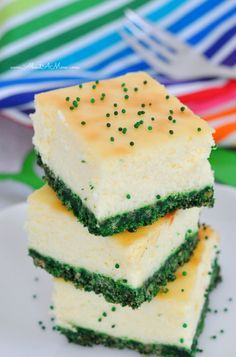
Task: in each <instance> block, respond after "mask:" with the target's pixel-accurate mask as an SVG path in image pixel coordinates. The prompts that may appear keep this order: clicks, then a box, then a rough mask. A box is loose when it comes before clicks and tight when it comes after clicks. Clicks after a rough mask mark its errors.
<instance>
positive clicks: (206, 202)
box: [37, 154, 214, 237]
mask: <svg viewBox="0 0 236 357" xmlns="http://www.w3.org/2000/svg"><path fill="white" fill-rule="evenodd" d="M37 155H38V164H39V166H41V167H42V168H43V169H44V172H45V177H44V178H45V180H46V181H47V183H48V184H49V185H50V186H51V187H52V188H53V190H54V191H55V192H56V193H57V195H58V197H59V199H60V200H61V202H62V203H63V204H64V205H65V206H66V207H67V208H68V209H69V210H72V211H73V213H74V215H75V216H76V217H77V218H78V220H79V221H80V222H81V223H82V224H83V225H84V226H87V227H88V230H89V232H90V233H92V234H94V235H100V236H104V237H106V236H111V235H113V234H115V233H119V232H123V231H125V230H129V231H135V230H137V228H138V227H142V226H146V225H149V224H152V223H154V222H155V221H156V220H157V219H158V218H160V217H163V216H165V215H166V214H167V213H169V212H172V211H175V210H176V209H180V208H183V209H184V208H191V207H201V206H208V207H212V206H213V204H214V190H213V187H210V186H208V187H205V188H203V189H202V190H199V191H191V192H185V193H176V194H173V195H170V196H168V197H166V198H163V199H159V200H157V201H156V202H155V203H154V204H151V205H147V206H144V207H141V208H139V209H135V210H134V211H131V212H126V213H122V214H119V215H116V216H114V217H110V218H107V219H105V220H103V221H98V220H97V218H96V217H95V215H94V214H93V213H92V212H91V211H90V210H89V209H88V208H87V207H86V206H85V205H84V204H83V202H82V200H81V198H80V197H79V196H78V195H76V194H75V193H73V192H72V190H71V189H70V188H69V187H67V186H66V184H65V183H64V182H63V181H62V179H61V178H59V177H56V176H55V175H54V173H53V172H52V170H51V169H50V168H49V167H48V166H47V165H45V164H44V163H43V162H42V160H41V157H40V155H39V154H37Z"/></svg>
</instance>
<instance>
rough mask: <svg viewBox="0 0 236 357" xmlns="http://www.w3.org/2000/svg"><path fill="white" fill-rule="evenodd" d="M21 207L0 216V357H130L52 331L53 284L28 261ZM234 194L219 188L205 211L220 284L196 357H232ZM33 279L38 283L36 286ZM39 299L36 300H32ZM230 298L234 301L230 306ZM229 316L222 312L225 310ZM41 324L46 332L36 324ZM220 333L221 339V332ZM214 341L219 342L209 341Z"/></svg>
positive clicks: (235, 320) (235, 330) (235, 341)
mask: <svg viewBox="0 0 236 357" xmlns="http://www.w3.org/2000/svg"><path fill="white" fill-rule="evenodd" d="M25 208H26V205H25V204H21V205H17V206H15V207H12V208H9V209H7V210H5V211H2V212H1V214H0V232H1V235H0V237H1V238H0V240H1V245H0V246H1V248H0V271H1V288H0V356H1V357H2V356H3V357H75V356H76V357H84V356H85V355H86V356H87V357H95V356H96V357H101V356H103V357H122V356H123V357H129V356H130V357H131V356H138V354H137V353H135V352H132V351H128V350H125V351H119V350H110V349H107V348H103V347H95V348H93V349H91V348H83V347H80V346H76V345H72V344H68V343H67V341H66V339H65V338H64V337H63V336H61V335H59V334H58V333H56V332H53V331H52V325H53V322H52V321H51V320H50V315H49V311H50V309H49V306H50V305H51V299H50V295H51V278H50V276H49V275H48V274H47V273H45V272H44V271H42V270H41V269H39V268H38V269H36V268H35V267H34V266H33V264H32V261H31V258H29V257H28V256H27V237H26V234H25V232H24V230H23V226H24V221H25ZM235 216H236V190H234V189H231V188H228V187H223V186H217V189H216V205H215V207H214V208H213V209H211V210H205V211H204V214H203V217H202V222H203V221H204V222H207V223H210V224H212V225H213V226H214V228H216V229H217V230H218V232H219V233H220V235H221V247H222V249H221V250H222V254H221V264H222V275H223V279H224V280H223V283H221V284H220V285H219V286H218V288H217V290H216V291H214V292H213V293H212V295H211V303H210V306H211V308H213V309H217V311H218V312H217V313H209V314H208V316H207V321H206V326H205V330H204V333H203V335H202V336H201V338H200V343H199V347H200V348H203V350H204V352H203V353H199V354H198V356H199V357H200V356H201V357H222V356H224V357H235V356H236V352H235V351H236V327H235V326H236V282H235V275H236V219H235V218H236V217H235ZM35 277H38V278H39V280H38V281H35V280H34V279H35ZM34 294H37V298H36V299H34V298H33V295H34ZM230 297H232V298H233V301H232V302H229V298H230ZM225 307H227V308H228V312H224V311H223V310H224V308H225ZM39 320H42V321H43V323H44V325H45V326H46V330H44V331H43V330H42V329H41V328H40V326H39V325H38V321H39ZM221 329H224V333H223V334H221V333H220V330H221ZM213 335H216V336H217V339H216V340H213V339H211V338H210V337H211V336H213Z"/></svg>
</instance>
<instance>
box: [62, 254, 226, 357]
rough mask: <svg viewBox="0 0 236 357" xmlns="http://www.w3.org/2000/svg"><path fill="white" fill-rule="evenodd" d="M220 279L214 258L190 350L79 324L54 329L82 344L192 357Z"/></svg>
mask: <svg viewBox="0 0 236 357" xmlns="http://www.w3.org/2000/svg"><path fill="white" fill-rule="evenodd" d="M220 281H221V277H220V267H219V264H218V261H217V260H215V262H214V265H213V267H212V272H211V282H210V285H209V287H208V289H207V291H206V294H205V304H204V306H203V309H202V313H201V317H200V320H199V323H198V327H197V330H196V334H195V337H194V340H193V344H192V348H191V350H187V349H185V348H179V347H175V346H169V345H158V344H143V343H141V342H138V341H134V340H130V339H129V338H118V337H113V336H110V335H108V334H105V333H101V332H97V331H93V330H90V329H86V328H82V327H79V326H74V328H75V331H72V330H69V329H66V328H63V327H60V326H56V329H57V330H58V331H60V332H61V333H62V334H63V335H65V336H66V337H67V338H68V340H69V342H73V343H77V344H79V345H82V346H90V347H91V346H93V345H104V346H106V347H113V348H118V349H124V348H129V349H131V350H135V351H137V352H140V353H142V354H148V355H158V356H159V355H161V356H163V357H194V356H195V354H196V352H197V343H198V338H199V336H200V334H201V332H202V331H203V328H204V321H205V317H206V313H207V309H208V303H209V293H210V292H211V291H212V290H213V289H214V288H215V287H216V285H217V284H218V282H220Z"/></svg>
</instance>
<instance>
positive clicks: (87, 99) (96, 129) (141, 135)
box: [36, 72, 212, 158]
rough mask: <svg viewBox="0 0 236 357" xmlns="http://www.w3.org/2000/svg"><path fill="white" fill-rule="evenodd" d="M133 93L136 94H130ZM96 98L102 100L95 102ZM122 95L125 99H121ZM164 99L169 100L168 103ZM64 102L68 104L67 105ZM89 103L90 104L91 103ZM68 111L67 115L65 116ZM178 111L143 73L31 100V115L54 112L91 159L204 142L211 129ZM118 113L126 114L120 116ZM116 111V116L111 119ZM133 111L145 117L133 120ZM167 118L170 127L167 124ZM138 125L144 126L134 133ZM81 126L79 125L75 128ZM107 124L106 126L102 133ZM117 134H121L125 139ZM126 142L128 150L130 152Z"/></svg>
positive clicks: (135, 115) (173, 101)
mask: <svg viewBox="0 0 236 357" xmlns="http://www.w3.org/2000/svg"><path fill="white" fill-rule="evenodd" d="M123 83H125V85H124V86H123V87H122V84H123ZM93 86H96V88H95V87H94V88H95V89H94V88H93ZM135 88H137V89H138V90H137V91H135ZM124 90H125V91H124ZM126 90H127V91H126ZM102 93H104V94H105V96H104V97H103V98H104V99H102V100H101V98H102ZM125 95H128V96H129V98H128V99H125ZM166 96H169V97H168V99H167V97H166ZM66 97H69V98H70V100H69V101H67V100H66ZM76 98H78V100H77V99H76ZM91 99H92V100H93V99H94V100H95V102H94V103H91ZM73 101H77V103H78V106H77V107H74V105H73ZM114 104H117V106H114ZM142 105H145V107H142ZM71 106H72V107H74V109H73V110H70V107H71ZM181 107H183V104H181V103H180V101H179V100H178V99H177V98H176V97H174V96H171V95H170V94H169V93H168V92H167V91H166V89H165V88H164V86H162V85H161V84H159V83H158V82H157V81H155V80H154V79H153V78H151V77H150V76H149V75H148V74H146V73H145V72H137V73H129V74H127V75H124V76H121V77H118V78H114V79H109V80H103V81H100V82H99V83H98V84H95V82H89V83H86V84H83V86H82V88H80V87H79V86H78V85H77V86H73V87H68V88H63V89H58V90H54V91H50V92H46V93H41V94H38V95H36V113H37V112H40V113H46V112H47V111H53V112H54V111H55V115H56V116H58V120H63V121H64V122H65V125H67V127H68V128H70V129H71V130H72V131H73V134H74V135H77V136H78V139H79V140H80V141H81V142H83V143H84V144H85V145H86V146H87V147H89V149H90V150H91V152H92V153H93V154H94V155H95V156H96V155H97V156H99V157H102V158H105V157H116V156H118V157H122V156H124V155H127V154H132V153H134V152H135V151H137V150H144V149H150V148H152V147H154V148H155V149H156V148H157V147H158V146H163V144H164V143H165V142H167V141H169V140H175V139H180V140H191V139H192V138H193V137H194V136H205V135H209V137H210V136H211V133H212V129H211V128H210V127H209V126H208V124H207V123H206V122H205V121H204V120H202V119H201V118H200V117H198V116H197V115H194V114H193V113H192V112H191V111H190V110H189V109H188V108H186V109H185V110H184V111H183V112H182V111H181V109H180V108H181ZM122 109H125V111H126V112H125V113H122ZM170 110H171V111H172V110H173V114H171V113H170ZM116 111H117V112H118V115H115V112H116ZM139 111H144V112H145V113H144V114H141V115H138V112H139ZM107 113H108V114H109V115H110V116H109V117H107V116H106V114H107ZM41 115H43V114H41ZM170 115H171V116H172V117H173V120H175V121H176V122H173V120H169V119H168V116H170ZM152 118H154V120H152ZM140 120H143V122H144V123H143V124H142V125H140V126H139V128H134V124H135V123H136V122H137V121H140ZM83 121H84V122H85V123H86V124H85V125H82V124H81V122H83ZM107 123H109V124H111V126H110V127H107ZM148 127H149V128H148ZM119 128H126V129H127V132H126V134H123V133H122V131H119ZM198 128H200V129H199V130H198ZM149 129H150V130H149ZM170 130H172V131H173V134H170V132H169V131H170ZM111 138H114V141H111V140H112V139H111ZM130 142H133V143H134V145H133V146H131V145H130Z"/></svg>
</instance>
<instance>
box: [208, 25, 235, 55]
mask: <svg viewBox="0 0 236 357" xmlns="http://www.w3.org/2000/svg"><path fill="white" fill-rule="evenodd" d="M235 34H236V26H233V27H231V29H229V30H228V31H227V32H225V33H224V34H223V35H222V36H221V37H220V38H218V40H217V41H216V42H215V43H214V44H213V45H212V46H211V47H210V48H208V49H207V50H206V51H205V52H204V54H205V55H206V56H207V57H212V56H214V54H215V53H216V52H218V51H219V50H220V49H221V47H222V46H224V45H225V44H226V43H227V42H228V41H229V40H230V39H231V38H232V37H233V36H234V35H235Z"/></svg>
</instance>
